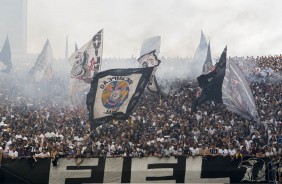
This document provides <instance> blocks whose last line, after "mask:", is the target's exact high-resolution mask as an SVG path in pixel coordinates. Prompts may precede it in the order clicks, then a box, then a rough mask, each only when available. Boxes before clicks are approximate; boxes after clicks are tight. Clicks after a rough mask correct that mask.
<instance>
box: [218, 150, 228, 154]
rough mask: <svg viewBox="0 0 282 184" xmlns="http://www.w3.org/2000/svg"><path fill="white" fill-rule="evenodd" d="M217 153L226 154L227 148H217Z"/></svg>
mask: <svg viewBox="0 0 282 184" xmlns="http://www.w3.org/2000/svg"><path fill="white" fill-rule="evenodd" d="M218 153H219V154H220V155H228V150H227V149H219V150H218Z"/></svg>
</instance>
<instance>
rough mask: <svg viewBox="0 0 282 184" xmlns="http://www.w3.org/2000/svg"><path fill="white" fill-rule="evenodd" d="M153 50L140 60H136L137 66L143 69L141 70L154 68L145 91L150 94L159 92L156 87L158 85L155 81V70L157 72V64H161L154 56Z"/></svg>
mask: <svg viewBox="0 0 282 184" xmlns="http://www.w3.org/2000/svg"><path fill="white" fill-rule="evenodd" d="M155 52H156V51H155V50H154V51H152V52H150V53H147V54H145V55H143V56H141V57H140V58H138V62H139V66H140V67H143V68H147V67H154V70H153V73H152V76H151V78H150V81H149V83H148V86H147V89H148V90H149V91H150V92H159V87H158V83H157V80H156V76H155V73H156V70H157V66H159V64H160V63H161V61H160V60H159V59H158V58H157V56H156V54H155Z"/></svg>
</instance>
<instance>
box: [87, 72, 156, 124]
mask: <svg viewBox="0 0 282 184" xmlns="http://www.w3.org/2000/svg"><path fill="white" fill-rule="evenodd" d="M153 69H154V68H153V67H148V68H135V69H111V70H107V71H103V72H100V73H98V74H97V75H96V76H95V77H94V79H93V81H92V83H91V88H90V92H89V93H88V95H87V101H86V104H87V108H88V111H89V118H90V121H91V122H92V123H93V124H92V125H94V127H95V126H97V125H100V124H104V123H107V122H108V121H110V120H111V119H113V118H115V119H126V118H128V117H129V115H130V114H131V112H132V110H133V108H134V107H135V105H136V104H137V102H138V100H139V98H140V96H141V95H142V93H143V91H144V89H145V88H146V86H147V84H148V82H149V79H150V77H151V74H152V72H153Z"/></svg>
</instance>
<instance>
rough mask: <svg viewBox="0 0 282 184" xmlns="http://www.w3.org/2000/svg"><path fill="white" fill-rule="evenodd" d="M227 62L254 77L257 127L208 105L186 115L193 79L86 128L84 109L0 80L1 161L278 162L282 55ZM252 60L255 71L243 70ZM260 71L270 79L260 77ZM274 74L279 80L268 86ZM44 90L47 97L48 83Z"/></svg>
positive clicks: (169, 84)
mask: <svg viewBox="0 0 282 184" xmlns="http://www.w3.org/2000/svg"><path fill="white" fill-rule="evenodd" d="M230 59H233V60H235V61H236V62H237V63H238V65H239V66H240V67H241V68H242V69H243V70H244V71H247V72H246V73H245V75H246V76H247V78H248V79H252V80H251V83H250V86H251V89H252V91H253V94H254V97H255V100H256V104H257V108H258V113H259V116H260V122H252V121H248V120H246V119H243V118H241V117H240V116H238V115H236V114H234V113H232V112H229V111H227V110H226V109H225V107H224V105H222V104H215V103H213V102H206V103H205V104H203V105H201V106H200V107H199V108H198V111H197V112H195V113H192V112H191V103H192V100H193V99H194V98H195V93H196V90H197V86H198V85H197V83H196V80H195V79H180V78H179V79H175V80H174V81H173V82H171V81H169V82H168V81H161V80H160V82H161V84H162V86H161V88H162V89H163V91H166V92H165V93H162V95H157V94H152V93H149V92H145V93H144V94H143V95H142V97H141V99H140V100H139V103H138V105H137V106H136V107H135V109H134V111H133V113H132V115H131V116H130V118H129V119H128V120H125V121H120V120H113V121H112V122H109V123H108V124H105V125H101V126H99V127H97V128H96V129H94V130H91V129H90V122H89V120H88V111H87V109H86V106H85V105H84V106H83V105H82V106H73V105H68V106H64V105H62V104H64V103H63V102H61V101H65V98H60V97H56V96H54V97H52V98H46V97H47V96H44V95H43V96H41V95H40V94H42V93H43V91H39V92H36V93H38V95H37V96H36V98H31V97H28V96H26V95H25V94H24V93H23V92H22V89H21V88H20V87H19V85H17V83H19V82H18V80H19V79H17V78H15V77H13V78H11V79H10V81H9V82H6V81H7V80H6V79H4V78H1V79H0V82H1V88H0V104H1V105H0V116H1V117H0V154H1V155H0V158H2V157H3V158H10V159H24V158H29V159H28V160H29V162H30V165H31V167H33V166H34V165H35V164H36V163H37V160H38V159H41V158H46V157H51V158H52V161H53V165H54V166H56V165H57V163H58V159H59V158H68V159H70V158H74V160H75V162H76V164H77V165H78V166H79V165H80V164H81V163H82V162H83V161H84V159H85V158H91V157H147V156H155V157H169V156H175V157H178V156H187V157H188V156H191V157H195V156H199V155H201V156H203V157H204V158H209V157H214V156H222V157H230V158H231V159H241V158H243V157H244V156H251V157H260V158H264V157H269V158H273V159H279V158H281V155H282V106H281V103H282V85H281V79H280V78H279V76H281V73H282V68H281V66H282V57H281V56H275V57H273V56H269V57H257V58H253V57H248V58H238V57H236V58H230ZM252 62H253V64H254V63H256V65H254V66H255V67H249V66H253V65H251V64H252ZM246 63H247V64H246ZM266 69H267V70H268V69H271V71H272V73H268V74H267V75H264V74H263V75H262V71H266ZM274 74H275V76H276V77H277V76H278V78H274V79H275V81H274V80H272V82H268V81H269V80H268V79H269V78H270V77H272V76H273V75H274ZM254 79H256V80H254ZM53 82H54V81H53ZM11 86H12V87H13V88H11ZM48 90H49V91H48V93H50V94H52V90H53V88H52V85H51V84H50V88H48ZM66 93H67V89H66ZM58 95H59V94H58ZM31 99H32V100H31ZM54 99H56V100H54ZM60 100H61V101H60ZM0 163H1V162H0Z"/></svg>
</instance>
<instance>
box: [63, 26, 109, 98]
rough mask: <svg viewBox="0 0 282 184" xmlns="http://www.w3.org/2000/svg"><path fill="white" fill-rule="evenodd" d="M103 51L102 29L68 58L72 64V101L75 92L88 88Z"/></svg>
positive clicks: (96, 71)
mask: <svg viewBox="0 0 282 184" xmlns="http://www.w3.org/2000/svg"><path fill="white" fill-rule="evenodd" d="M102 53H103V30H100V31H99V32H98V33H96V34H95V35H94V36H93V38H92V39H91V40H90V41H89V42H87V43H86V44H85V45H83V46H82V47H81V48H80V49H78V50H77V51H75V52H74V53H73V54H72V55H71V56H70V59H69V63H70V64H71V65H72V69H71V75H70V77H71V81H70V90H71V98H72V99H73V102H75V101H76V99H77V97H76V96H77V92H79V91H82V90H85V89H87V90H88V89H89V88H90V84H91V81H92V79H93V77H94V76H95V75H96V74H97V73H98V72H99V71H100V68H101V63H102Z"/></svg>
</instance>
